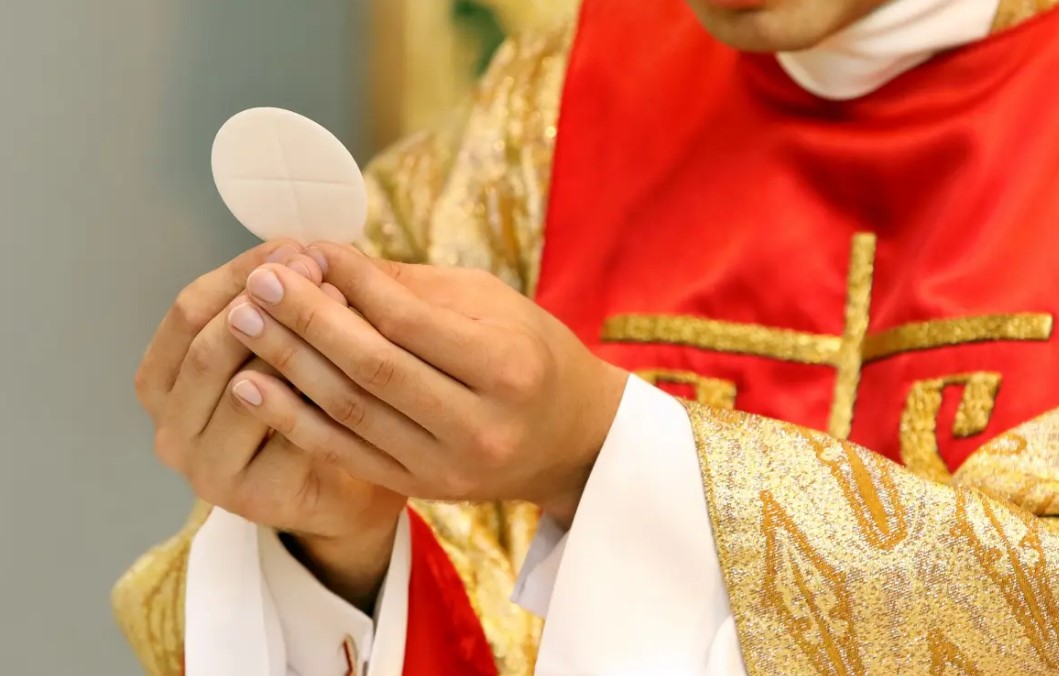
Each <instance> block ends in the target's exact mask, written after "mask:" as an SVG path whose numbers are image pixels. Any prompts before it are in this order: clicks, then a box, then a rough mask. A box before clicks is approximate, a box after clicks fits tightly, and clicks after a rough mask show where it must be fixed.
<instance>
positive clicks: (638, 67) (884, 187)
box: [538, 0, 1059, 469]
mask: <svg viewBox="0 0 1059 676" xmlns="http://www.w3.org/2000/svg"><path fill="white" fill-rule="evenodd" d="M1057 37H1059V13H1057V12H1055V11H1053V12H1049V13H1047V14H1045V15H1042V16H1040V17H1038V18H1037V19H1035V20H1032V21H1030V22H1029V23H1026V24H1024V25H1022V26H1021V27H1019V28H1016V29H1014V30H1011V31H1008V32H1005V33H1003V34H1000V35H996V36H994V37H991V38H989V39H987V40H985V41H983V42H981V43H979V44H976V45H974V46H970V47H965V48H963V49H960V50H957V51H954V52H952V53H948V54H944V55H940V56H938V57H936V58H935V59H933V60H932V61H930V62H929V63H927V64H926V65H924V66H922V67H920V68H917V69H916V70H914V71H912V72H910V73H907V74H905V75H903V76H902V77H900V78H898V79H897V80H896V81H894V82H891V83H890V84H888V85H887V86H885V87H883V88H882V89H881V90H879V91H877V92H875V93H873V94H872V95H870V96H867V97H865V98H862V99H859V100H856V101H850V102H829V101H824V100H821V99H818V98H816V97H814V96H812V95H810V94H808V93H806V92H805V91H803V90H802V89H800V88H799V87H798V86H797V85H796V84H795V83H794V82H792V81H791V80H790V78H789V77H788V76H787V75H786V74H785V73H784V72H783V71H782V70H781V69H780V68H779V66H778V65H777V63H776V60H775V59H774V58H773V57H771V56H764V55H741V54H739V53H737V52H735V51H733V50H732V49H730V48H728V47H726V46H724V45H722V44H720V43H718V42H717V41H715V40H713V39H712V38H711V37H710V36H709V35H708V34H707V33H706V32H705V31H704V30H703V29H702V28H701V27H700V26H699V25H698V24H697V23H696V21H695V19H694V17H693V15H692V14H691V12H690V10H688V9H687V8H686V7H685V5H684V3H683V2H681V1H680V0H655V1H653V2H649V3H648V2H642V1H640V0H587V2H585V3H584V6H583V9H582V21H581V26H580V32H579V34H578V37H577V40H576V43H575V47H574V50H573V54H572V60H571V64H570V69H569V75H568V80H567V83H566V89H565V93H564V99H563V106H562V112H561V116H560V121H559V136H558V146H557V149H556V157H555V165H554V174H553V187H552V197H551V203H550V213H549V218H548V222H547V228H546V231H545V248H544V257H543V264H542V271H541V278H540V284H539V288H538V300H539V301H540V303H541V304H542V305H543V306H544V307H545V308H547V309H548V310H550V311H551V312H553V313H554V314H556V315H557V316H558V317H559V318H560V319H562V320H563V321H564V322H566V323H567V324H568V325H570V326H571V327H572V328H573V329H574V330H575V331H576V332H577V333H578V334H579V335H580V337H581V338H582V339H584V340H585V341H587V342H588V344H589V345H590V346H591V347H592V348H593V349H594V350H595V351H596V352H597V353H598V354H599V355H601V356H602V357H604V358H606V359H608V360H609V361H612V362H614V363H617V364H620V365H622V366H624V367H627V368H629V369H632V370H638V369H643V370H647V369H668V370H673V371H685V372H694V373H697V374H701V375H703V376H708V377H711V378H717V379H723V380H726V381H730V382H731V383H732V384H734V386H735V388H736V390H737V395H736V400H735V405H736V407H737V408H739V409H741V410H744V411H749V412H753V413H757V414H761V415H765V416H769V417H772V418H778V419H782V420H787V421H791V422H794V423H798V424H800V425H805V426H809V427H813V428H818V429H827V427H828V420H829V414H830V411H831V408H832V406H833V402H834V400H835V385H836V369H835V368H832V367H831V366H827V365H810V364H805V363H792V362H788V361H783V360H780V359H775V358H766V357H761V356H748V355H746V354H738V353H732V352H722V351H716V350H711V349H700V348H696V347H688V346H681V345H675V344H664V343H659V342H657V341H656V342H651V343H636V342H629V341H624V342H621V341H619V342H612V341H604V340H602V339H601V336H602V331H603V326H604V323H605V321H606V320H607V319H608V318H611V317H613V316H615V315H622V314H628V313H634V314H647V315H653V316H664V315H670V316H672V315H690V316H695V317H701V318H709V319H714V320H721V321H727V322H737V323H741V324H753V325H759V326H762V327H773V328H781V329H791V330H795V331H800V332H809V333H813V334H826V335H831V336H839V337H841V336H842V335H843V333H844V331H845V330H846V329H847V327H846V316H845V309H846V303H847V286H848V284H847V282H848V280H847V276H848V272H849V268H850V255H851V243H852V240H853V237H854V235H856V234H858V233H869V234H873V235H874V236H875V237H876V239H877V254H876V256H875V259H874V271H873V275H872V289H871V298H870V312H869V317H870V319H869V332H870V333H875V334H878V333H879V332H882V331H884V330H886V329H890V328H894V327H898V326H901V325H904V324H907V323H909V322H922V321H931V320H941V319H952V318H961V317H970V316H980V315H991V314H1017V313H1044V314H1052V313H1054V312H1055V311H1056V308H1057V305H1059V86H1057V85H1059V79H1057V75H1056V73H1059V39H1057ZM1046 338H1047V337H1046ZM1057 367H1059V350H1057V349H1056V344H1055V340H1054V339H1051V338H1048V339H1045V340H1039V339H1038V340H1032V341H1026V340H991V341H987V342H975V343H970V344H961V345H953V346H946V347H938V348H935V349H926V350H915V351H908V352H905V353H903V354H898V355H896V356H891V357H888V358H886V359H881V360H877V361H873V362H869V363H866V364H864V366H863V368H862V369H861V370H860V382H859V385H858V386H857V387H856V390H855V393H856V400H855V405H854V406H853V416H852V432H851V435H850V438H851V439H852V440H854V441H856V442H859V443H861V444H863V445H865V446H867V447H869V448H872V449H874V450H876V451H878V452H880V453H882V454H884V455H886V456H888V457H890V458H893V459H899V458H900V456H901V453H900V449H901V441H900V427H901V418H902V412H903V411H904V410H905V408H906V407H907V406H908V397H909V393H910V390H911V388H912V387H913V385H914V384H915V383H916V382H918V381H921V380H924V379H932V378H939V377H944V376H951V375H955V374H964V373H968V372H979V371H981V372H990V373H997V374H1000V377H1001V385H1000V389H999V391H998V393H997V395H996V400H995V407H994V409H993V411H992V414H991V416H989V418H988V424H987V425H986V426H985V429H984V430H982V431H980V432H978V433H976V434H974V435H972V436H969V437H967V438H957V437H956V436H955V435H954V433H953V423H954V421H953V418H954V416H955V412H956V409H957V407H958V404H959V401H960V398H961V396H962V395H961V388H959V387H951V388H947V389H946V390H945V392H944V401H943V403H942V406H941V412H940V415H939V416H938V418H937V421H936V425H937V443H938V448H939V452H940V455H941V456H942V458H943V459H944V461H945V463H946V465H947V466H948V467H949V468H950V469H955V468H957V467H958V466H959V465H960V464H961V463H962V462H963V461H964V460H965V459H966V457H967V456H968V454H969V453H971V452H972V451H973V450H974V449H975V448H977V447H978V446H979V445H981V444H982V443H983V442H985V441H986V440H987V439H988V438H989V437H991V436H995V435H996V434H998V433H1000V432H1002V431H1004V430H1006V429H1008V428H1010V427H1012V426H1014V425H1016V424H1018V423H1020V422H1023V421H1026V420H1027V419H1029V418H1031V417H1033V416H1034V415H1036V414H1039V413H1041V412H1043V411H1045V410H1048V409H1051V408H1054V407H1056V406H1059V384H1057V383H1056V381H1055V377H1056V375H1055V374H1056V373H1057ZM673 391H674V392H680V393H684V394H687V390H686V388H684V389H681V388H675V389H674V390H673Z"/></svg>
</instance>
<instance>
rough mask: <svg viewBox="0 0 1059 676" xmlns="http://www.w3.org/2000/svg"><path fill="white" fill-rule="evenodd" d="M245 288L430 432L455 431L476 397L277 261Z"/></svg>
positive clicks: (367, 388) (366, 386) (348, 373)
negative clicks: (277, 263)
mask: <svg viewBox="0 0 1059 676" xmlns="http://www.w3.org/2000/svg"><path fill="white" fill-rule="evenodd" d="M247 289H248V291H249V292H250V295H251V296H252V297H253V298H254V300H255V302H256V303H257V305H258V306H259V307H260V308H262V309H264V310H265V312H267V313H268V314H269V315H271V316H272V317H273V318H274V319H276V320H277V321H278V322H280V323H281V324H283V325H284V326H286V327H287V328H289V329H291V330H292V331H293V332H294V333H295V334H296V335H299V336H301V338H302V339H303V340H305V342H307V343H308V344H309V345H311V346H312V347H314V348H315V349H316V350H317V351H318V352H320V354H322V355H323V356H324V357H326V358H327V359H328V360H329V361H330V362H331V363H333V364H334V365H335V366H337V367H338V368H339V369H340V370H341V371H342V373H344V374H346V376H348V377H349V378H350V379H352V380H353V381H354V382H355V383H356V384H358V385H360V387H362V388H363V389H364V390H365V391H367V392H369V393H370V394H372V395H374V396H375V397H376V398H378V399H380V400H382V401H384V402H386V403H387V404H389V405H390V406H392V407H394V408H395V409H397V410H398V411H400V412H401V413H403V414H405V415H406V416H408V417H409V418H411V419H412V420H414V421H415V422H417V423H419V424H420V425H421V426H423V427H424V428H426V429H427V430H429V431H430V432H431V433H433V434H434V435H435V436H441V435H442V434H447V433H448V432H449V431H451V430H452V429H458V428H459V427H460V425H461V424H462V418H463V417H465V416H466V415H468V414H469V413H468V412H469V411H471V410H473V408H474V407H475V405H476V403H477V397H476V396H475V395H474V394H473V393H472V392H470V391H469V390H467V389H466V388H465V387H464V386H463V385H461V384H460V383H457V382H456V381H454V380H452V379H451V378H450V377H448V376H447V375H445V374H443V373H441V372H440V371H438V370H437V369H435V368H433V367H432V366H430V365H429V364H426V363H425V362H423V361H422V360H420V359H419V358H417V357H416V356H414V355H412V354H410V353H409V352H407V351H405V350H404V349H402V348H401V347H399V346H397V345H394V344H393V343H392V342H390V341H389V340H387V339H386V338H385V337H384V336H382V335H381V334H380V333H379V332H378V331H377V330H376V329H375V328H374V327H373V326H372V325H371V324H369V323H368V322H367V321H365V320H364V318H362V317H360V316H358V315H357V314H356V313H354V312H350V311H349V310H347V309H346V308H343V307H342V306H340V305H338V304H337V303H335V302H333V301H331V300H330V299H329V298H328V297H327V296H326V295H324V293H323V292H322V291H321V290H320V289H318V288H316V287H315V286H313V285H312V284H311V283H309V282H308V281H307V280H305V279H303V278H301V277H300V276H298V275H296V274H294V273H292V272H291V271H290V270H288V269H286V268H284V267H282V266H279V265H266V266H263V267H262V268H259V269H258V270H255V271H254V272H253V273H252V274H251V275H250V277H249V279H248V280H247Z"/></svg>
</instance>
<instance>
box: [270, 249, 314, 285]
mask: <svg viewBox="0 0 1059 676" xmlns="http://www.w3.org/2000/svg"><path fill="white" fill-rule="evenodd" d="M277 262H282V263H284V265H286V266H287V267H288V268H290V269H291V270H294V271H295V272H297V273H298V274H299V275H301V276H302V277H304V278H306V279H308V280H309V281H310V282H312V283H313V284H315V285H316V286H320V284H321V282H323V281H324V279H323V278H324V274H323V272H322V271H321V270H320V265H319V263H317V262H316V261H315V260H314V259H313V258H310V257H309V256H306V255H305V254H297V255H295V256H292V257H291V258H290V259H289V260H287V261H277Z"/></svg>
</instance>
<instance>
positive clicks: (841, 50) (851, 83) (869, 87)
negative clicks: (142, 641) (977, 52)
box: [777, 0, 1059, 100]
mask: <svg viewBox="0 0 1059 676" xmlns="http://www.w3.org/2000/svg"><path fill="white" fill-rule="evenodd" d="M1057 4H1059V0H891V1H890V2H888V3H886V4H884V5H882V6H881V7H879V8H878V9H876V10H875V11H874V12H872V13H871V14H869V15H868V16H866V17H864V18H863V19H861V20H860V21H857V22H856V23H854V24H852V25H851V26H848V27H846V28H845V29H843V30H841V31H839V32H838V33H836V34H835V35H832V36H831V37H829V38H827V39H826V40H824V41H823V42H821V43H820V44H818V45H816V46H815V47H813V48H811V49H807V50H804V51H801V52H785V53H781V54H778V55H777V58H778V59H779V62H780V64H781V65H782V66H783V68H784V70H786V71H787V73H788V74H789V75H790V76H791V77H792V78H793V79H794V80H795V81H796V82H798V84H800V85H801V86H802V87H804V88H805V89H807V90H808V91H810V92H812V93H814V94H816V95H817V96H820V97H821V98H827V99H836V100H847V99H854V98H858V97H861V96H865V95H867V94H870V93H871V92H873V91H875V90H876V89H878V88H880V87H882V86H883V85H885V84H886V83H887V82H890V81H891V80H893V79H894V78H896V77H898V76H900V75H901V74H903V73H905V72H907V71H909V70H911V69H912V68H915V67H916V66H919V65H920V64H922V63H924V62H925V61H927V60H929V59H930V58H931V57H933V56H934V55H935V54H937V53H938V52H941V51H944V50H948V49H952V48H955V47H959V46H961V45H965V44H968V43H972V42H976V41H978V40H981V39H983V38H985V37H987V36H989V35H990V34H991V33H995V32H997V31H1001V30H1006V29H1008V28H1011V27H1013V26H1015V25H1017V24H1019V23H1021V22H1023V21H1025V20H1027V19H1029V18H1032V17H1033V16H1036V15H1037V14H1040V13H1041V12H1044V11H1046V10H1048V9H1051V8H1052V7H1053V6H1055V5H1057Z"/></svg>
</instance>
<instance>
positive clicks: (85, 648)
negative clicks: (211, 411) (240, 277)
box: [0, 0, 369, 676]
mask: <svg viewBox="0 0 1059 676" xmlns="http://www.w3.org/2000/svg"><path fill="white" fill-rule="evenodd" d="M366 5H367V3H366V2H363V1H358V0H313V2H291V0H222V1H217V0H140V1H138V2H134V1H132V0H125V1H120V0H94V1H92V2H86V1H85V0H34V1H32V2H31V1H30V0H23V1H21V2H18V1H16V0H0V228H2V233H3V237H2V238H0V243H2V246H3V249H2V251H3V262H2V264H0V293H2V295H0V378H2V379H3V383H2V386H0V435H2V436H0V460H2V465H0V673H3V674H12V675H15V674H17V675H20V676H21V675H30V674H71V675H77V676H84V675H92V676H94V675H96V674H100V675H102V674H108V675H109V674H137V673H140V671H139V669H138V668H137V666H136V664H135V662H134V660H133V658H132V656H131V654H130V653H129V651H128V650H127V649H126V647H125V645H124V643H123V641H122V639H121V637H120V635H119V633H118V631H117V629H116V625H115V624H114V622H113V620H112V617H111V612H110V608H109V593H110V587H111V585H112V584H113V582H114V581H115V580H116V579H117V577H118V576H119V575H120V574H121V572H122V571H123V569H124V568H125V567H126V566H127V565H128V564H129V563H130V562H131V561H132V560H133V559H134V557H135V556H136V555H137V554H139V553H140V552H142V551H143V550H144V549H145V548H147V547H148V546H150V545H152V544H154V543H155V542H156V541H158V540H160V539H162V538H163V537H165V536H167V535H168V534H170V533H171V532H172V531H173V530H175V529H176V528H177V527H178V526H179V525H180V523H181V521H182V519H183V517H184V514H185V511H186V509H187V507H188V505H189V504H190V496H189V494H188V493H187V491H186V490H185V488H184V487H183V485H182V484H181V482H180V481H179V480H178V479H176V478H175V477H173V476H171V475H169V474H168V473H167V472H166V471H165V470H164V469H163V468H162V467H160V466H159V465H158V464H157V463H156V462H155V460H154V457H153V455H152V451H151V430H150V427H149V424H148V420H147V418H146V417H145V416H144V415H143V414H141V413H140V411H139V408H138V406H137V404H136V401H135V398H134V395H133V390H132V376H133V373H134V371H135V368H136V365H137V362H138V360H139V357H140V355H141V354H142V351H143V349H144V347H145V346H146V344H147V342H148V340H149V338H150V335H151V333H152V332H153V330H154V327H155V325H156V323H157V322H158V320H159V319H160V318H161V316H162V314H163V313H164V311H165V310H166V308H167V307H168V305H169V303H170V302H171V300H172V298H173V297H174V295H175V294H176V293H177V291H178V290H179V289H180V287H182V286H183V285H184V284H186V283H187V282H188V281H190V280H191V279H193V278H194V277H195V276H197V275H198V274H201V273H202V272H205V271H206V270H208V269H210V268H212V267H215V266H216V265H218V264H220V263H222V262H223V261H225V260H227V259H229V258H230V257H232V256H233V255H234V254H236V253H238V252H239V251H241V250H243V249H245V248H247V247H248V246H249V245H251V244H252V243H253V240H252V239H251V238H250V237H249V235H246V234H244V233H243V232H242V231H241V228H240V227H239V226H238V225H237V224H236V223H235V221H234V220H232V218H231V216H230V215H229V214H228V213H227V212H226V211H225V209H224V206H223V205H222V204H221V202H220V199H219V198H217V197H216V194H215V192H214V190H213V187H212V180H211V178H210V173H209V150H210V143H211V141H212V138H213V134H214V132H215V131H216V130H217V128H218V127H219V126H220V125H221V123H223V122H224V120H225V119H227V117H228V116H230V115H232V114H234V113H236V112H238V111H239V110H242V109H244V108H248V107H251V106H258V105H274V106H281V107H288V108H292V109H294V110H297V111H300V112H302V113H305V114H306V115H309V116H310V117H313V118H315V119H316V120H318V121H319V122H321V123H322V124H324V125H325V126H327V127H329V128H330V129H332V130H333V131H335V133H336V134H338V135H339V136H340V137H341V138H342V139H343V140H345V141H346V142H347V143H349V145H350V147H351V149H352V150H353V151H354V154H355V155H356V156H357V157H358V158H364V157H365V156H366V154H367V152H368V150H369V149H368V148H366V147H365V146H366V142H365V134H364V132H363V128H362V127H363V125H362V124H361V122H362V120H361V119H360V117H359V112H358V111H363V110H364V101H363V100H362V99H358V97H362V96H363V93H364V92H365V90H366V86H365V83H364V80H365V76H366V73H365V71H366V64H365V60H366V55H367V53H368V49H367V48H366V47H365V46H364V45H363V42H364V41H365V40H363V39H362V38H364V39H366V37H367V35H368V32H369V30H368V26H367V11H366V8H365V7H366Z"/></svg>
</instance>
